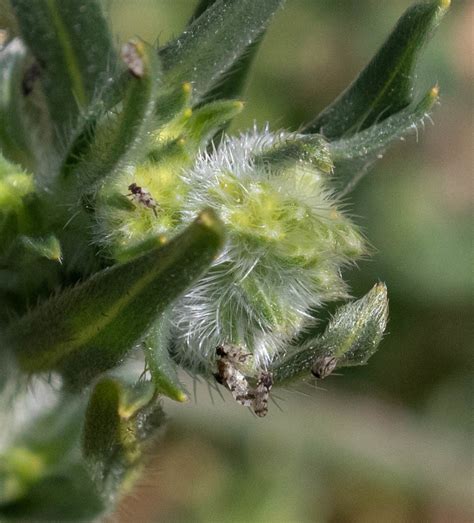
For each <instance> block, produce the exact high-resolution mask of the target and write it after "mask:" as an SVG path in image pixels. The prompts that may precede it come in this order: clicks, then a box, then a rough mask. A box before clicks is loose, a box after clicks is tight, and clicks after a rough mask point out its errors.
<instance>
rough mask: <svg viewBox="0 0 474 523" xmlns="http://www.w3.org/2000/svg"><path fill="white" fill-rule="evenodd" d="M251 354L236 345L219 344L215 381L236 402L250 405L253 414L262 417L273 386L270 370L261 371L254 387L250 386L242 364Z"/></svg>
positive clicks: (266, 409) (266, 408) (265, 411)
mask: <svg viewBox="0 0 474 523" xmlns="http://www.w3.org/2000/svg"><path fill="white" fill-rule="evenodd" d="M251 356H252V355H251V354H250V353H248V352H245V351H243V350H242V349H241V348H240V347H237V346H236V345H219V346H218V347H217V348H216V357H217V358H216V364H217V372H216V373H215V374H214V377H215V378H216V380H217V382H218V383H220V384H221V385H224V387H226V388H227V389H229V390H230V392H231V393H232V396H233V398H234V399H235V401H237V403H240V405H243V406H244V407H251V408H252V410H253V411H254V412H255V414H256V415H257V416H259V417H263V416H265V415H266V414H267V412H268V399H269V397H270V390H271V388H272V386H273V376H272V374H271V372H268V371H261V372H260V374H259V375H258V379H257V384H256V386H255V388H253V387H251V386H250V384H249V382H248V380H247V377H246V376H245V374H244V372H243V371H242V365H245V363H246V362H247V360H248V359H249V358H251Z"/></svg>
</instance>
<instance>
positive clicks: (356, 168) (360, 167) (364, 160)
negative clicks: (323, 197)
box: [329, 87, 438, 196]
mask: <svg viewBox="0 0 474 523" xmlns="http://www.w3.org/2000/svg"><path fill="white" fill-rule="evenodd" d="M437 100H438V88H437V87H433V88H432V89H430V91H428V93H427V94H426V95H425V96H424V97H423V98H422V100H421V101H420V102H419V103H418V104H416V105H415V106H414V107H407V108H406V109H404V110H403V111H400V112H399V113H397V114H394V115H392V116H390V117H389V118H386V119H385V120H382V122H380V123H378V124H375V125H372V126H371V127H369V128H368V129H365V130H364V131H361V132H359V133H357V134H355V135H354V136H352V137H350V138H342V139H340V140H335V141H334V142H331V143H329V151H330V154H331V156H332V159H333V161H334V166H335V169H334V173H335V177H334V182H333V184H334V185H335V186H336V187H337V189H338V193H339V194H340V195H341V196H343V195H345V194H347V193H348V192H349V191H351V190H352V189H353V188H354V187H355V185H356V184H357V182H358V181H359V180H360V179H361V178H362V177H363V176H364V175H365V174H366V172H367V171H368V169H369V168H370V167H371V166H372V164H373V163H374V162H376V161H377V160H379V159H380V158H382V156H383V154H384V152H385V150H386V149H387V148H388V147H389V146H390V145H391V144H393V143H394V142H395V141H396V140H400V139H403V137H404V136H406V135H407V134H410V133H412V134H413V133H416V134H418V131H419V130H420V128H422V127H423V126H424V121H425V119H426V118H427V116H428V114H429V112H430V110H431V109H432V107H433V105H434V104H435V103H436V101H437Z"/></svg>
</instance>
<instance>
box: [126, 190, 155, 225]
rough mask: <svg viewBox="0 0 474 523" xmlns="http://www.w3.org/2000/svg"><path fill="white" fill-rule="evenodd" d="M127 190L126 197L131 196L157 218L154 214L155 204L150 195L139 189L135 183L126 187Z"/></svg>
mask: <svg viewBox="0 0 474 523" xmlns="http://www.w3.org/2000/svg"><path fill="white" fill-rule="evenodd" d="M128 190H129V191H130V193H129V194H127V196H132V197H133V199H134V200H135V201H137V202H138V203H140V204H141V205H144V206H145V207H148V209H151V210H152V211H153V214H154V215H155V217H158V214H157V213H156V207H157V204H156V202H155V200H154V199H153V197H152V195H151V194H150V193H149V192H148V191H147V190H146V189H145V188H144V187H140V186H139V185H137V184H136V183H131V184H130V185H129V186H128Z"/></svg>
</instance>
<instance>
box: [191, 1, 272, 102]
mask: <svg viewBox="0 0 474 523" xmlns="http://www.w3.org/2000/svg"><path fill="white" fill-rule="evenodd" d="M215 3H216V0H201V1H200V2H199V4H198V5H197V6H196V9H195V10H194V13H193V16H192V17H191V20H190V21H189V24H191V23H192V22H194V20H196V19H197V18H199V17H200V16H201V15H202V14H203V13H204V12H205V11H206V10H207V9H208V8H209V7H211V6H212V5H213V4H215ZM264 35H265V29H264V30H263V31H262V33H260V35H259V36H258V37H257V38H256V39H255V40H254V41H253V42H252V43H251V44H250V45H249V46H247V47H246V48H245V50H244V51H243V52H242V55H241V56H240V57H239V58H238V60H237V61H235V62H234V64H233V65H232V66H231V67H230V68H229V70H228V71H226V72H225V74H224V75H223V76H222V77H221V79H220V80H219V81H218V82H217V84H216V85H215V87H214V88H213V89H211V90H210V91H209V92H208V93H207V95H206V102H211V101H212V102H213V101H216V100H225V99H227V100H229V99H233V98H238V97H239V96H240V95H241V94H242V92H243V90H244V87H245V83H246V80H247V77H248V74H249V71H250V67H251V66H252V63H253V61H254V58H255V56H256V54H257V51H258V49H259V47H260V44H261V43H262V40H263V37H264Z"/></svg>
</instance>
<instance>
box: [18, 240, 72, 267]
mask: <svg viewBox="0 0 474 523" xmlns="http://www.w3.org/2000/svg"><path fill="white" fill-rule="evenodd" d="M20 241H21V243H22V245H23V247H24V248H25V250H26V251H27V252H29V253H31V254H33V256H38V257H40V258H46V259H47V260H53V261H57V262H59V263H61V261H62V253H61V245H60V243H59V240H58V239H57V238H56V236H54V235H53V234H50V235H48V236H44V237H39V238H38V237H31V236H21V237H20Z"/></svg>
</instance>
